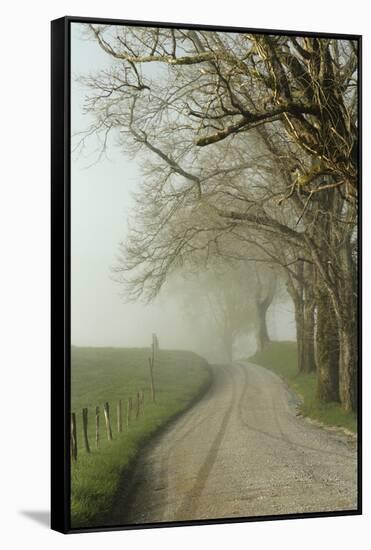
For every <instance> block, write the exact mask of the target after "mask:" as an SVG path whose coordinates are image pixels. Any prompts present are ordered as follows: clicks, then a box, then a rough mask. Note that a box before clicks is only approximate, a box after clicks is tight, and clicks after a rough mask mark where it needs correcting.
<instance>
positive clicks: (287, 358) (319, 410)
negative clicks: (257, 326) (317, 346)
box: [249, 342, 357, 432]
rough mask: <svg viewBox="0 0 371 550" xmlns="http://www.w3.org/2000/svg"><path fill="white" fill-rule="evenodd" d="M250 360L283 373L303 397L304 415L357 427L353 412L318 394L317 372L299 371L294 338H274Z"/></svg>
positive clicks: (302, 409) (328, 423)
mask: <svg viewBox="0 0 371 550" xmlns="http://www.w3.org/2000/svg"><path fill="white" fill-rule="evenodd" d="M249 361H251V362H253V363H257V364H258V365H261V366H263V367H266V368H268V369H270V370H272V371H273V372H275V373H276V374H278V375H279V376H281V378H283V380H285V382H286V383H287V385H288V386H289V387H291V388H292V389H293V390H294V391H295V392H296V393H297V394H299V396H300V397H301V398H302V400H303V403H302V405H301V409H300V412H301V413H302V414H303V415H304V416H308V417H310V418H314V419H315V420H319V421H320V422H323V423H324V424H327V425H329V426H340V427H342V428H346V429H348V430H350V431H352V432H356V431H357V418H356V415H355V414H354V413H347V412H345V411H343V410H342V408H341V407H340V405H339V404H338V403H324V402H322V401H319V400H318V399H317V398H316V375H315V374H301V373H299V372H298V367H297V348H296V343H295V342H271V343H270V344H269V345H268V346H267V347H266V349H264V350H263V351H261V352H259V353H256V354H255V355H253V357H250V358H249Z"/></svg>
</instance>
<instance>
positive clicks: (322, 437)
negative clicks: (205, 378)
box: [110, 363, 357, 524]
mask: <svg viewBox="0 0 371 550" xmlns="http://www.w3.org/2000/svg"><path fill="white" fill-rule="evenodd" d="M212 368H213V374H214V380H213V383H212V385H211V387H210V389H209V391H208V392H207V393H206V395H205V396H204V397H203V398H202V399H201V401H199V402H198V403H197V404H196V405H195V406H194V407H193V408H192V409H191V410H189V411H188V412H187V413H185V414H184V415H183V416H181V417H180V418H179V419H178V420H176V421H175V422H173V423H172V424H171V425H170V426H169V427H168V429H167V430H165V431H164V432H162V434H160V435H159V436H158V437H156V438H155V439H154V440H153V442H152V444H151V445H149V446H148V447H147V448H146V449H145V451H144V452H143V455H142V456H141V458H140V459H139V461H138V463H137V465H136V468H135V470H134V473H133V477H132V480H131V483H130V488H129V487H127V488H126V489H125V490H123V493H122V495H121V496H119V498H118V499H117V502H116V504H115V507H114V510H113V511H112V514H111V516H110V523H112V524H143V523H154V522H169V521H182V520H195V519H216V518H238V517H253V516H264V515H272V514H274V515H276V514H290V513H300V512H325V511H335V510H337V511H345V510H355V509H356V508H357V450H356V443H355V441H354V439H352V438H351V437H349V436H347V435H345V434H342V433H341V432H334V431H329V430H326V429H323V428H321V427H318V426H316V425H313V424H311V423H309V422H308V421H306V420H305V419H304V418H302V417H300V416H297V401H296V397H295V396H294V394H293V393H292V392H291V391H290V390H288V388H287V387H286V385H285V384H284V383H283V382H282V381H281V379H280V378H278V377H277V376H276V375H275V374H274V373H272V372H270V371H268V370H267V369H264V368H263V367H259V366H257V365H253V364H251V363H237V364H233V365H230V366H225V365H214V366H213V367H212Z"/></svg>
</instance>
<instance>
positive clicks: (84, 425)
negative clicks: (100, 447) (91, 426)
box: [82, 407, 90, 453]
mask: <svg viewBox="0 0 371 550" xmlns="http://www.w3.org/2000/svg"><path fill="white" fill-rule="evenodd" d="M82 438H83V442H84V447H85V451H86V452H87V453H90V446H89V440H88V409H87V408H86V407H85V408H84V409H82Z"/></svg>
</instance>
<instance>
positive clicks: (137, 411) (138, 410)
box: [135, 391, 140, 418]
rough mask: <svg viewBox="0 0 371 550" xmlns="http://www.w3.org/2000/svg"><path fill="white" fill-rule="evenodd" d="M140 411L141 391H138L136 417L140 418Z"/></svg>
mask: <svg viewBox="0 0 371 550" xmlns="http://www.w3.org/2000/svg"><path fill="white" fill-rule="evenodd" d="M139 413H140V395H139V391H137V397H136V409H135V418H138V416H139Z"/></svg>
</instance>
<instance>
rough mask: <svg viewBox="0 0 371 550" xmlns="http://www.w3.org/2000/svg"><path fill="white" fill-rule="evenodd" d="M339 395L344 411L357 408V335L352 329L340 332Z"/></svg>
mask: <svg viewBox="0 0 371 550" xmlns="http://www.w3.org/2000/svg"><path fill="white" fill-rule="evenodd" d="M339 339H340V357H339V394H340V402H341V405H342V407H343V409H344V410H346V411H348V412H349V411H354V410H356V408H357V397H358V396H357V362H358V358H357V335H356V331H355V330H353V329H352V328H351V327H345V328H344V327H342V328H340V330H339Z"/></svg>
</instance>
